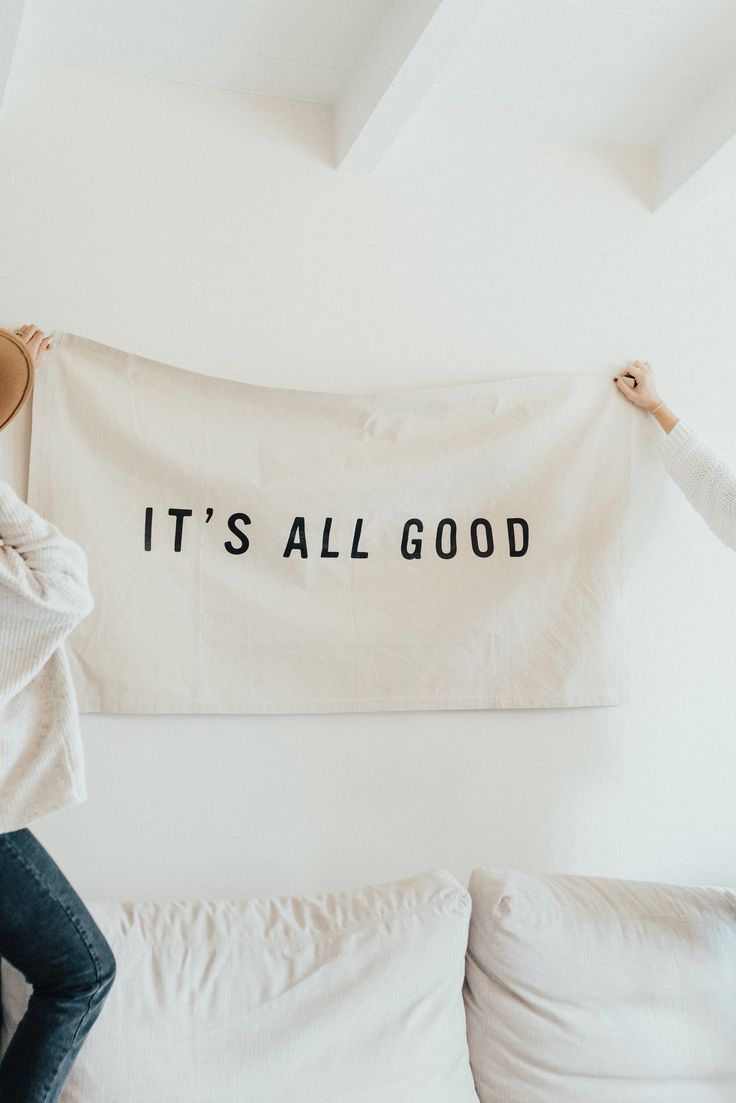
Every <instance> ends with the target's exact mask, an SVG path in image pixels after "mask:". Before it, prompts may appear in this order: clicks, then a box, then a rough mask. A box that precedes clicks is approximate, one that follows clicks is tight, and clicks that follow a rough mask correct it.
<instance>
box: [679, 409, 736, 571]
mask: <svg viewBox="0 0 736 1103" xmlns="http://www.w3.org/2000/svg"><path fill="white" fill-rule="evenodd" d="M660 449H661V452H662V455H663V457H664V463H665V467H666V468H667V470H668V472H669V473H670V475H671V476H672V478H673V479H674V480H675V482H676V483H677V485H678V486H679V487H680V489H681V490H682V492H683V494H684V495H685V497H686V498H687V499H688V501H689V502H690V504H691V505H692V506H694V507H695V509H696V510H697V511H698V513H699V514H700V515H701V517H702V518H703V520H704V521H705V522H706V524H708V525H709V526H710V528H711V529H712V530H713V532H714V533H715V534H716V536H717V537H718V539H719V540H721V541H722V542H723V543H724V544H726V545H727V546H728V547H729V548H733V549H734V551H736V472H734V471H732V470H731V468H730V467H729V466H728V465H727V464H726V463H725V461H724V460H723V459H722V458H721V457H720V456H719V455H718V453H717V452H715V451H714V450H713V449H712V448H711V447H710V446H709V445H708V444H706V442H705V441H704V440H703V438H702V437H701V436H700V435H699V434H698V433H696V432H695V430H694V429H693V428H692V427H691V426H690V425H688V424H687V422H684V421H682V420H680V421H678V422H677V424H676V425H675V427H674V429H673V430H672V431H671V432H670V433H667V434H666V435H665V436H664V437H663V439H662V441H661V442H660Z"/></svg>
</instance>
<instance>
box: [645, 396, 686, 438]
mask: <svg viewBox="0 0 736 1103" xmlns="http://www.w3.org/2000/svg"><path fill="white" fill-rule="evenodd" d="M650 413H651V415H652V417H653V418H654V419H655V421H658V422H659V424H660V425H661V426H662V428H663V429H664V431H665V433H668V434H669V433H671V432H672V430H673V429H674V427H675V426H676V425H677V423H678V421H679V420H680V419H679V417H678V416H677V414H675V413H673V411H672V410H671V409H670V408H669V406H668V405H667V404H666V403H665V402H661V403H660V404H659V405H658V406H656V407H655V409H653V410H650Z"/></svg>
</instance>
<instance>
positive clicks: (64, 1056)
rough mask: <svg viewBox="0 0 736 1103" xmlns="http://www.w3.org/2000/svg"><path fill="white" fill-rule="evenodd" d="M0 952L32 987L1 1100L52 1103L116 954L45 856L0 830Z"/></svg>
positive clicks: (4, 1071) (26, 838)
mask: <svg viewBox="0 0 736 1103" xmlns="http://www.w3.org/2000/svg"><path fill="white" fill-rule="evenodd" d="M0 957H3V958H5V959H6V960H7V961H9V962H10V963H11V965H14V966H15V967H16V969H19V970H20V972H22V973H23V974H24V976H25V978H26V980H27V981H28V982H29V983H30V984H31V985H32V987H33V991H32V993H31V997H30V999H29V1001H28V1007H27V1010H26V1012H25V1014H24V1016H23V1018H22V1019H21V1021H20V1023H19V1024H18V1027H17V1029H16V1030H15V1033H14V1034H13V1037H12V1038H11V1040H10V1045H9V1046H8V1048H7V1050H6V1052H5V1055H4V1056H3V1058H2V1061H0V1101H2V1103H55V1101H56V1100H57V1099H58V1098H59V1095H60V1094H61V1089H62V1087H63V1086H64V1081H65V1080H66V1078H67V1075H68V1073H69V1070H70V1068H71V1066H72V1064H73V1062H74V1059H75V1057H76V1056H77V1054H78V1053H79V1050H80V1049H81V1047H82V1043H83V1042H84V1039H85V1038H86V1036H87V1034H88V1032H89V1030H90V1027H91V1026H92V1025H93V1023H94V1022H95V1019H96V1018H97V1016H98V1015H99V1013H100V1011H101V1009H102V1005H103V1003H104V1001H105V997H106V996H107V994H108V992H109V991H110V987H111V985H112V983H113V980H114V978H115V959H114V957H113V954H112V950H111V949H110V947H109V945H108V944H107V941H106V939H105V937H104V935H103V934H102V932H101V931H100V929H99V927H98V926H97V925H96V923H95V921H94V919H93V918H92V916H91V915H90V913H89V912H88V911H87V909H86V907H85V906H84V904H83V903H82V901H81V900H80V898H79V897H78V896H77V894H76V892H75V891H74V889H73V888H72V886H71V885H70V884H69V882H68V881H67V879H66V877H65V876H64V874H63V873H62V872H61V870H60V869H59V867H58V866H57V865H56V863H55V862H54V860H53V858H52V857H51V855H50V854H48V853H47V852H46V850H45V849H44V848H43V847H42V846H41V844H40V843H39V841H38V840H37V839H36V838H35V836H34V835H33V834H32V833H31V832H30V831H29V830H28V829H27V828H23V829H22V830H20V831H8V832H0Z"/></svg>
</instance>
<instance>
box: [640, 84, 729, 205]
mask: <svg viewBox="0 0 736 1103" xmlns="http://www.w3.org/2000/svg"><path fill="white" fill-rule="evenodd" d="M734 171H736V72H734V73H732V74H731V76H729V77H727V78H726V80H724V81H722V82H721V84H719V85H718V87H717V88H716V89H715V91H714V92H713V93H711V95H710V96H708V97H706V99H705V100H704V102H703V103H702V104H700V106H699V107H697V108H696V109H695V111H694V112H693V113H692V114H691V115H689V116H688V117H687V118H686V119H685V120H684V121H683V122H682V123H681V124H680V126H679V127H678V128H677V130H676V131H675V133H674V134H673V135H672V137H671V138H670V139H669V140H668V141H667V142H665V144H664V146H663V147H662V149H661V150H660V153H659V158H658V165H657V179H656V185H655V194H654V203H653V207H654V210H655V211H657V212H661V213H663V214H664V213H666V214H668V215H669V214H683V213H685V212H686V211H687V210H689V209H691V208H692V207H693V206H694V205H695V204H696V203H699V202H700V200H701V199H703V198H704V197H705V196H706V195H707V193H708V192H709V191H711V189H712V188H714V187H715V186H716V184H718V183H720V181H721V180H724V179H725V178H726V177H727V176H730V175H731V173H733V172H734Z"/></svg>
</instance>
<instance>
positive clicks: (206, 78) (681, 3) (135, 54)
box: [21, 0, 736, 149]
mask: <svg viewBox="0 0 736 1103" xmlns="http://www.w3.org/2000/svg"><path fill="white" fill-rule="evenodd" d="M396 6H397V5H396V4H395V3H393V2H392V0H208V2H207V3H206V4H204V3H201V2H199V3H194V2H187V0H149V2H148V3H141V2H132V0H130V2H125V0H27V3H26V9H25V16H24V21H23V25H22V28H21V45H22V46H23V47H25V48H26V49H28V48H32V49H35V50H36V51H37V52H39V53H41V54H42V55H44V56H45V57H47V58H48V59H49V60H55V61H62V62H66V63H69V64H73V65H81V66H84V67H93V68H103V69H110V70H113V71H115V70H117V71H123V72H134V73H138V74H144V75H149V76H154V77H163V78H165V79H170V80H178V81H184V82H186V83H196V84H212V85H216V86H219V87H227V88H236V89H242V90H246V91H252V92H259V93H265V94H269V95H276V96H286V97H290V98H295V99H301V100H309V101H314V102H318V103H329V104H335V103H337V102H338V100H339V98H340V95H341V93H342V90H343V88H344V86H345V83H346V81H347V79H348V77H349V76H350V74H351V73H352V72H353V71H354V69H355V68H356V66H357V65H358V64H359V61H360V59H361V56H362V54H363V52H364V50H365V48H366V45H367V43H368V42H369V40H370V38H371V36H372V35H373V34H374V33H375V31H376V29H377V28H378V27H379V25H380V24H381V22H382V20H383V19H384V17H385V16H386V15H387V13H388V12H389V11H390V9H391V8H392V7H396ZM732 70H736V0H486V2H485V4H484V5H483V8H482V11H481V13H480V15H479V16H478V18H476V19H475V21H474V22H473V23H472V24H471V27H470V29H469V30H468V31H467V32H466V34H465V35H464V37H463V39H462V40H461V41H460V44H459V45H458V47H457V49H456V50H455V52H454V53H453V55H452V56H451V57H450V59H449V61H448V62H447V64H446V65H445V66H444V68H443V69H442V70H441V72H440V73H439V75H438V76H437V78H436V79H435V81H434V83H433V84H432V86H431V87H430V88H429V90H428V91H427V93H426V95H425V96H424V100H423V102H422V104H421V108H420V110H421V112H422V113H424V114H431V115H439V116H445V117H448V118H454V119H467V120H471V121H473V122H476V123H480V124H482V125H487V126H491V127H494V126H502V127H514V128H521V129H528V130H537V131H539V130H541V131H544V132H545V133H546V134H548V135H551V136H557V137H561V138H565V139H571V140H574V141H583V142H593V143H597V144H603V145H613V146H623V147H626V148H634V149H656V148H658V147H659V146H661V145H662V143H663V142H664V141H665V140H666V138H667V136H668V134H669V133H671V131H672V130H673V128H674V127H676V126H677V124H678V123H679V121H680V120H681V119H682V118H683V117H684V116H685V115H686V114H687V113H688V112H690V111H691V110H692V109H693V107H694V106H695V105H696V104H697V103H698V102H700V101H701V100H702V99H703V98H704V97H705V96H706V95H707V94H708V93H709V92H710V91H711V90H712V89H713V88H714V87H715V86H716V85H717V84H718V83H719V82H720V81H722V80H723V78H724V77H725V75H726V74H727V73H729V72H730V71H732Z"/></svg>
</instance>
